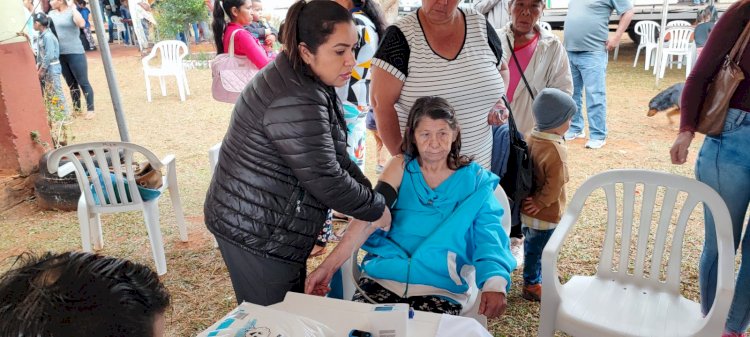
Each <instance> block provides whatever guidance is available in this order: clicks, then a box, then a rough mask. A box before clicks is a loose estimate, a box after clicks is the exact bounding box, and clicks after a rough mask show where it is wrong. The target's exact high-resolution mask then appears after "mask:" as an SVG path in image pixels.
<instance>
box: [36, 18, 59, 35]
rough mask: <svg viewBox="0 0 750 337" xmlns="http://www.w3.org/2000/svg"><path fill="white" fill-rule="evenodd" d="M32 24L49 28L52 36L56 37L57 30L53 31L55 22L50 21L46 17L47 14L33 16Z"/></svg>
mask: <svg viewBox="0 0 750 337" xmlns="http://www.w3.org/2000/svg"><path fill="white" fill-rule="evenodd" d="M33 19H34V22H39V24H40V25H42V26H44V27H47V28H49V30H51V31H52V34H54V35H55V37H57V30H56V29H55V22H53V21H52V19H50V18H49V16H47V14H44V13H35V14H34V15H33Z"/></svg>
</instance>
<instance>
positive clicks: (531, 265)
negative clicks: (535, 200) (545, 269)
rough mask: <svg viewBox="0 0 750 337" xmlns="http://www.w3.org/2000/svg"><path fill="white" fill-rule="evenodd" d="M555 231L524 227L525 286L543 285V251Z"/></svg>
mask: <svg viewBox="0 0 750 337" xmlns="http://www.w3.org/2000/svg"><path fill="white" fill-rule="evenodd" d="M554 231H555V230H554V229H549V230H538V229H533V228H529V227H523V284H524V285H532V284H539V283H542V251H543V250H544V246H546V245H547V241H549V238H550V237H552V233H553V232H554Z"/></svg>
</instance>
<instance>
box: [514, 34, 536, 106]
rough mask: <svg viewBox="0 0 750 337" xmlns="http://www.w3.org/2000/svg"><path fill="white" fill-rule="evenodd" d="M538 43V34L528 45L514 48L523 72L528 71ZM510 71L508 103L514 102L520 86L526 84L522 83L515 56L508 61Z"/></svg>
mask: <svg viewBox="0 0 750 337" xmlns="http://www.w3.org/2000/svg"><path fill="white" fill-rule="evenodd" d="M537 41H539V34H536V35H535V36H534V38H533V39H532V40H531V41H529V43H527V44H526V45H524V46H521V47H518V48H513V52H515V53H516V57H517V58H518V62H520V66H521V69H522V70H523V71H526V67H527V66H528V65H529V62H531V57H532V56H534V51H535V50H536V43H537ZM508 69H509V70H510V83H509V84H508V95H507V97H508V102H512V101H513V95H514V94H515V93H516V89H517V88H518V85H519V84H520V85H522V86H525V85H526V84H524V83H522V81H523V80H522V79H521V72H519V71H518V66H517V65H516V60H515V59H514V58H513V55H511V56H510V60H509V61H508ZM521 89H523V90H526V88H525V87H521Z"/></svg>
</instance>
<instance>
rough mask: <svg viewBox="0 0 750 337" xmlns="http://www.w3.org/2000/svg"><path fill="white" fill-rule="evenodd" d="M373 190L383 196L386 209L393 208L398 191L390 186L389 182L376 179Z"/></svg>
mask: <svg viewBox="0 0 750 337" xmlns="http://www.w3.org/2000/svg"><path fill="white" fill-rule="evenodd" d="M374 191H375V192H378V193H380V194H381V195H383V197H384V198H385V205H386V206H388V209H391V208H393V206H394V205H395V204H396V199H398V192H396V190H395V189H394V188H393V186H391V184H389V183H387V182H385V181H382V180H378V183H377V184H376V185H375V189H374Z"/></svg>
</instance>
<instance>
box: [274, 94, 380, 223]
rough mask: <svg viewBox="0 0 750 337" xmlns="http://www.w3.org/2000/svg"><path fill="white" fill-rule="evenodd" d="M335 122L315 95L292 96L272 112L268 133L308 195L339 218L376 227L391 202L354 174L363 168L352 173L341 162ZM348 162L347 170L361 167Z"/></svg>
mask: <svg viewBox="0 0 750 337" xmlns="http://www.w3.org/2000/svg"><path fill="white" fill-rule="evenodd" d="M329 116H330V115H329V112H328V107H327V105H326V104H325V103H324V102H321V100H320V99H318V97H315V95H314V94H310V95H309V96H291V97H289V96H287V97H283V98H280V99H278V100H276V101H275V102H273V103H272V104H271V105H270V106H269V108H268V110H267V111H266V113H265V115H264V119H263V128H264V132H265V134H266V137H267V138H268V139H269V140H270V141H271V143H272V144H273V145H274V146H275V148H276V150H277V151H278V153H279V156H280V157H281V159H282V160H283V161H284V162H285V163H286V164H287V166H289V168H290V169H291V170H292V173H293V174H294V176H295V177H296V178H297V179H298V180H299V181H300V183H301V184H302V186H303V187H304V189H305V190H306V192H307V193H310V194H312V195H313V196H314V197H315V198H316V199H317V200H318V201H319V202H320V203H322V204H323V205H325V206H327V207H330V208H333V209H335V210H337V211H339V212H342V213H344V214H348V215H351V216H353V217H354V218H357V219H360V220H364V221H375V220H377V219H379V218H380V216H381V215H382V214H383V210H384V208H385V199H384V198H383V196H382V195H380V194H379V193H376V192H374V191H373V190H372V189H370V188H369V187H368V186H365V185H363V184H360V183H359V182H358V181H357V179H355V178H354V177H353V176H352V175H351V174H349V172H351V170H356V171H359V169H358V168H356V169H353V168H349V170H347V169H346V168H345V167H342V166H341V164H340V163H339V161H338V160H337V159H336V150H335V147H334V139H333V137H332V136H331V120H330V117H329ZM342 157H346V156H342ZM348 159H349V158H346V159H345V160H342V161H343V163H344V165H348V166H356V165H354V164H353V163H351V160H349V164H346V163H347V160H348ZM355 175H356V173H355ZM359 175H362V172H361V171H360V172H359Z"/></svg>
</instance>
